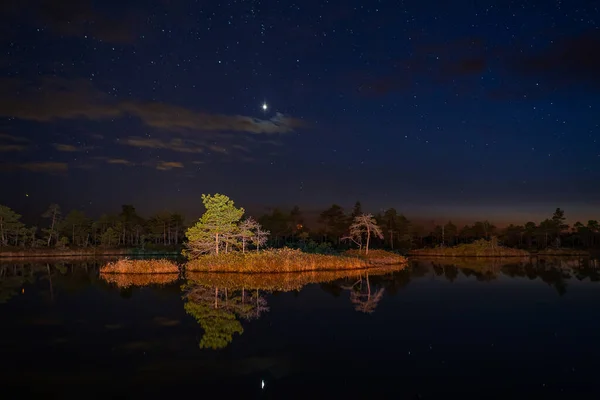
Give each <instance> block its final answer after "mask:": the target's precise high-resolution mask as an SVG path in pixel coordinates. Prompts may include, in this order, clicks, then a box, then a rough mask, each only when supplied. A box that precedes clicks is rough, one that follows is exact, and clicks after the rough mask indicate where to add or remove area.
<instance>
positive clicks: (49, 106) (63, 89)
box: [0, 77, 305, 134]
mask: <svg viewBox="0 0 600 400" xmlns="http://www.w3.org/2000/svg"><path fill="white" fill-rule="evenodd" d="M0 87H2V88H3V90H2V92H1V94H0V116H5V117H13V118H18V119H23V120H32V121H38V122H48V121H53V120H56V119H89V120H95V121H98V120H107V119H114V118H120V117H125V116H127V115H130V116H134V117H137V118H138V119H139V120H140V121H141V122H142V123H143V124H144V125H146V126H149V127H153V128H156V129H161V130H167V131H180V132H194V131H202V132H209V133H210V134H215V133H218V132H228V131H229V132H246V133H253V134H277V133H289V132H292V131H294V130H295V129H297V128H300V127H302V126H304V125H305V123H304V122H303V121H302V120H300V119H298V118H293V117H290V116H287V115H284V114H281V113H277V114H276V115H275V116H273V117H272V118H270V119H267V120H263V119H258V118H253V117H248V116H243V115H221V114H209V113H204V112H199V111H196V110H192V109H188V108H185V107H181V106H177V105H172V104H165V103H158V102H146V103H139V102H116V101H115V100H114V98H112V97H111V96H108V95H106V94H105V93H103V92H100V91H98V90H96V89H95V88H94V87H93V86H92V84H91V83H90V81H88V80H84V79H78V80H72V81H71V80H66V79H62V78H57V77H46V78H42V79H41V80H40V81H39V82H31V84H30V85H27V84H25V83H24V82H23V81H21V80H18V79H15V78H5V79H2V80H0ZM14 93H18V95H16V96H15V95H14Z"/></svg>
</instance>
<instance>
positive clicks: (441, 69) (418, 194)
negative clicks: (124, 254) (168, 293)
mask: <svg viewBox="0 0 600 400" xmlns="http://www.w3.org/2000/svg"><path fill="white" fill-rule="evenodd" d="M1 7H2V19H1V20H0V26H1V27H0V38H1V39H0V40H1V43H2V49H3V52H2V54H1V55H0V69H1V71H2V78H1V79H0V82H1V94H0V96H1V98H0V157H1V164H0V167H1V168H2V171H0V177H1V179H2V182H3V183H7V184H3V185H2V192H1V196H0V203H5V204H7V205H9V206H11V207H13V208H15V209H16V210H17V211H20V212H21V213H28V212H32V213H37V212H40V211H41V210H42V209H43V208H44V207H46V206H47V204H48V203H50V202H58V203H59V204H61V205H62V206H63V208H65V209H69V208H73V207H77V208H83V209H84V210H86V211H88V212H90V213H91V214H98V213H100V212H104V211H113V210H116V209H117V208H118V207H119V205H120V204H123V203H133V204H134V205H135V206H136V207H137V208H138V210H140V211H141V212H142V213H150V212H153V211H157V210H160V209H165V208H166V209H171V210H178V211H182V212H184V213H186V214H188V215H189V216H196V215H198V214H199V213H200V212H201V207H200V203H201V202H200V195H201V194H202V193H214V192H222V193H225V194H228V195H229V196H230V197H232V198H233V199H234V200H235V201H236V203H237V204H239V205H242V206H245V207H246V208H250V209H255V210H256V209H258V208H259V207H262V206H291V205H293V204H299V205H300V206H301V207H302V208H305V209H307V210H316V209H320V208H324V207H326V206H328V205H330V204H331V203H334V202H336V203H339V204H341V205H343V206H345V207H350V206H351V205H352V204H353V202H354V201H355V200H361V201H362V202H363V204H364V206H365V208H367V209H369V210H371V211H378V210H379V209H381V208H386V207H395V208H396V209H398V210H400V211H402V212H404V213H406V214H407V215H408V216H409V217H411V216H412V217H415V218H417V217H424V218H429V219H434V218H440V217H452V218H455V219H456V218H466V219H470V218H490V219H493V220H496V221H513V220H514V221H515V222H523V221H524V220H529V219H538V218H541V217H545V216H546V215H549V214H551V213H552V211H553V209H554V208H556V207H562V208H564V209H566V214H567V216H568V217H569V219H575V218H577V219H585V220H587V219H591V218H598V210H599V208H598V205H599V204H600V186H599V185H598V182H599V181H600V179H599V178H600V143H598V140H599V139H598V137H599V136H600V127H599V124H600V101H599V100H600V29H599V23H600V12H599V7H600V6H599V5H598V3H597V2H594V1H523V2H497V1H464V0H458V1H453V2H433V1H405V2H401V1H374V0H373V1H341V0H340V1H302V2H300V1H298V2H295V3H294V2H286V1H231V2H218V1H201V2H194V1H191V2H190V1H177V0H172V1H169V0H153V1H118V2H117V1H89V0H82V1H75V0H71V1H40V0H21V1H12V0H8V2H3V3H2V6H1ZM263 103H266V104H267V106H268V108H267V110H266V111H264V110H263V109H262V105H263ZM27 195H28V196H27Z"/></svg>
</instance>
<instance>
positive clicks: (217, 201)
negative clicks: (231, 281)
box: [185, 193, 244, 257]
mask: <svg viewBox="0 0 600 400" xmlns="http://www.w3.org/2000/svg"><path fill="white" fill-rule="evenodd" d="M202 202H203V203H204V207H205V208H206V212H205V213H204V214H203V215H202V217H201V218H200V220H199V221H198V222H197V223H196V224H194V225H193V226H192V227H190V228H189V229H188V230H187V231H186V233H185V236H186V237H187V239H188V243H187V245H186V247H187V250H188V255H190V256H192V257H196V256H199V255H201V254H206V253H215V254H219V250H220V249H221V247H223V246H228V245H229V244H230V241H231V240H232V239H233V238H234V237H235V235H236V233H237V223H238V222H239V220H240V218H241V217H242V215H243V214H244V209H243V208H236V207H235V205H234V203H233V201H232V200H230V199H229V197H227V196H225V195H222V194H218V193H217V194H215V195H214V196H211V195H204V194H203V195H202Z"/></svg>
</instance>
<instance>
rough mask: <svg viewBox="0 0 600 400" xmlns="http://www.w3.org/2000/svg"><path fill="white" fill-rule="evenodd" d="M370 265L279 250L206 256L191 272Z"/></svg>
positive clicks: (354, 259)
mask: <svg viewBox="0 0 600 400" xmlns="http://www.w3.org/2000/svg"><path fill="white" fill-rule="evenodd" d="M368 265H369V263H368V262H367V261H366V260H363V259H360V258H357V257H345V256H332V255H324V254H309V253H303V252H302V251H300V250H293V249H288V248H284V249H276V250H265V251H261V252H248V253H245V254H242V253H240V252H235V253H228V254H219V255H218V256H217V255H205V256H201V257H199V258H197V259H195V260H192V261H190V262H188V263H187V264H186V266H185V268H186V270H188V271H206V272H302V271H317V270H321V271H323V270H347V269H361V268H365V267H367V266H368Z"/></svg>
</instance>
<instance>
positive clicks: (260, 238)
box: [250, 224, 270, 251]
mask: <svg viewBox="0 0 600 400" xmlns="http://www.w3.org/2000/svg"><path fill="white" fill-rule="evenodd" d="M269 234H270V232H269V231H263V229H262V227H261V226H260V224H257V227H256V230H255V231H254V235H253V236H252V237H251V238H250V241H251V242H252V244H253V245H254V247H256V251H259V250H260V248H261V246H264V245H265V244H266V243H267V240H268V238H269Z"/></svg>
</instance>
